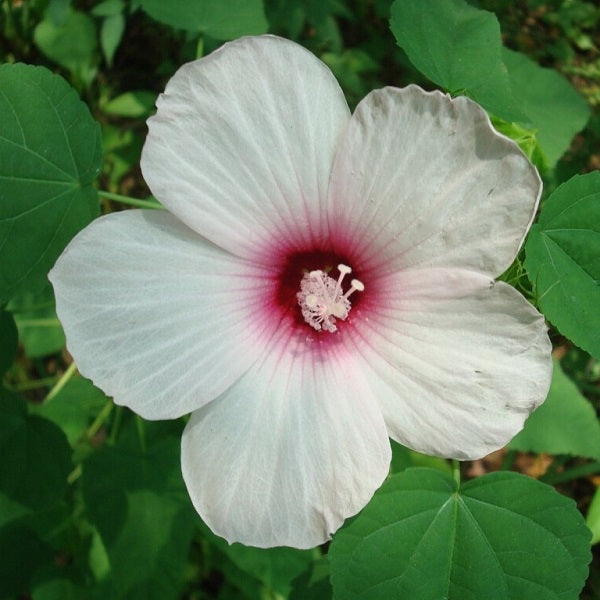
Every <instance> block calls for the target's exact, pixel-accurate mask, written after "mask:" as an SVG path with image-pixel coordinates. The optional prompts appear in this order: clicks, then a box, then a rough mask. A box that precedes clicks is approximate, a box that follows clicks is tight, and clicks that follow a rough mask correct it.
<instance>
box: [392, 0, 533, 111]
mask: <svg viewBox="0 0 600 600" xmlns="http://www.w3.org/2000/svg"><path fill="white" fill-rule="evenodd" d="M391 14H392V18H391V21H390V27H391V29H392V32H393V34H394V36H395V37H396V41H397V42H398V45H399V46H400V47H401V48H402V49H403V50H404V51H405V52H406V54H407V55H408V58H409V59H410V61H411V62H412V63H413V65H414V66H415V67H416V68H417V69H418V70H419V71H421V73H423V74H424V75H425V76H426V77H428V78H429V79H430V80H431V81H433V82H434V83H437V84H438V85H439V86H441V87H443V88H444V89H446V90H447V91H449V92H451V93H453V94H454V93H466V94H467V95H468V96H470V97H471V98H473V99H474V100H476V101H477V102H479V103H480V104H481V105H482V106H483V107H484V108H486V109H487V110H489V111H490V112H492V113H493V114H495V115H496V116H498V117H501V118H502V119H505V120H507V121H517V120H522V119H523V113H522V112H521V110H520V108H519V106H518V104H517V103H516V102H515V99H514V98H513V95H512V90H511V86H510V82H509V79H508V74H507V71H506V67H505V66H504V63H503V62H502V54H501V50H502V40H501V38H500V25H499V24H498V20H497V19H496V16H495V15H494V14H493V13H491V12H487V11H484V10H479V9H477V8H474V7H473V6H471V5H469V4H467V3H466V2H465V1H464V0H444V2H439V0H396V1H395V2H394V4H393V5H392V9H391Z"/></svg>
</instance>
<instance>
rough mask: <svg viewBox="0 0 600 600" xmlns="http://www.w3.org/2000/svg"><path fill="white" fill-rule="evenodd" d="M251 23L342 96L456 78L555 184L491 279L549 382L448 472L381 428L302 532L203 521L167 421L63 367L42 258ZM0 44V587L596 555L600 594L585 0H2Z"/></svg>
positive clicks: (100, 586) (479, 567) (511, 577)
mask: <svg viewBox="0 0 600 600" xmlns="http://www.w3.org/2000/svg"><path fill="white" fill-rule="evenodd" d="M267 31H268V32H271V33H275V34H278V35H282V36H284V37H288V38H290V39H293V40H296V41H298V42H299V43H301V44H303V45H304V46H306V47H308V48H309V49H310V50H312V51H313V52H314V53H315V54H317V55H318V56H319V57H320V58H321V59H322V60H323V61H325V62H326V63H327V64H328V65H329V67H330V68H331V69H332V70H333V72H334V73H335V75H336V76H337V77H338V79H339V81H340V83H341V85H342V87H343V89H344V91H345V93H346V96H347V98H348V102H349V104H350V105H351V107H353V106H354V105H355V104H356V103H357V102H358V101H359V100H360V99H361V98H362V97H363V96H364V95H365V94H366V93H368V92H369V91H370V90H371V89H373V88H376V87H381V86H383V85H396V86H401V85H405V84H407V83H410V82H415V83H418V84H420V85H422V86H423V87H425V88H427V89H432V88H434V87H439V88H441V89H444V90H445V91H448V92H449V93H451V94H453V95H459V94H466V95H468V96H470V97H472V98H473V99H475V100H476V101H478V102H479V103H480V104H481V105H482V106H483V107H484V108H485V109H486V110H487V111H488V112H489V113H490V116H491V118H492V120H493V123H494V125H495V126H496V127H497V128H498V130H500V131H501V132H503V133H505V134H506V135H508V136H510V137H512V138H513V139H514V140H515V141H517V142H518V143H519V144H520V146H521V148H522V149H523V151H524V152H525V153H526V154H527V155H528V156H529V157H530V158H531V160H532V161H533V162H534V163H535V164H536V166H537V167H538V169H539V171H540V173H541V174H542V176H543V179H544V184H545V192H544V197H543V202H542V206H541V210H540V214H539V217H538V219H537V222H536V224H535V225H534V227H533V228H532V230H531V233H530V235H529V237H528V239H527V243H526V245H525V248H524V249H523V251H522V252H521V254H520V256H519V257H518V258H517V260H516V261H515V263H514V264H513V266H512V267H511V268H510V269H509V270H508V271H507V273H505V274H504V276H503V278H504V279H505V280H506V281H508V282H509V283H511V284H512V285H514V286H515V287H517V289H519V290H520V291H521V292H522V293H524V294H525V295H526V296H528V297H529V298H530V300H531V301H532V302H533V303H534V304H535V305H536V306H537V307H538V308H539V309H540V310H541V311H542V312H543V313H544V315H545V316H546V318H547V320H548V321H549V323H550V324H551V336H552V340H553V343H554V346H555V371H554V378H553V382H552V388H551V390H550V395H549V398H548V401H547V402H546V403H545V404H544V405H542V407H541V408H539V409H538V410H537V411H536V412H535V413H534V414H533V415H532V416H531V418H530V419H529V420H528V422H527V425H526V427H525V430H524V431H523V432H522V433H520V434H519V435H517V436H516V437H515V439H514V440H513V441H512V442H511V443H510V444H509V446H508V447H507V448H506V449H504V450H502V451H500V452H498V453H495V454H494V455H491V456H489V457H487V458H486V459H484V460H482V461H475V462H472V463H465V464H463V465H462V483H461V482H460V481H459V477H458V474H457V473H456V472H454V473H453V472H452V469H451V467H450V465H449V464H448V463H447V462H446V461H443V460H440V459H434V458H431V457H426V456H422V455H419V454H416V453H414V452H411V451H409V450H407V449H406V448H402V447H400V446H398V445H395V444H394V458H393V463H392V473H393V474H392V475H391V477H390V478H389V480H388V481H387V482H386V484H385V485H384V486H383V487H382V489H381V490H380V491H379V492H378V493H377V494H376V496H375V498H374V499H373V501H372V502H371V503H370V504H369V505H368V506H367V507H366V508H365V510H364V511H363V512H362V513H361V514H360V515H358V516H357V517H355V518H354V519H351V520H350V521H349V522H348V523H347V525H346V526H345V527H344V528H343V529H342V530H340V532H339V533H338V534H336V536H335V537H334V540H333V542H332V543H331V545H330V546H329V547H327V546H325V547H322V548H316V549H314V550H312V551H298V550H293V549H289V548H275V549H270V550H257V549H253V548H246V547H243V546H241V545H239V544H234V545H232V546H229V545H228V544H227V543H226V542H224V541H223V540H221V539H219V538H216V537H215V536H213V535H212V534H211V533H210V531H208V529H207V528H206V527H205V526H204V525H203V524H202V522H201V521H200V519H199V517H198V516H197V515H196V513H195V511H194V510H193V508H192V507H191V504H190V501H189V499H188V497H187V494H186V491H185V487H184V485H183V481H182V479H181V475H180V466H179V443H180V436H181V431H182V428H183V424H184V423H183V421H182V420H180V421H174V422H144V421H143V420H141V419H140V418H139V417H136V416H135V415H134V414H133V413H131V412H129V411H128V410H127V409H123V408H121V407H115V406H114V405H113V403H112V401H111V400H110V399H109V398H107V397H105V396H104V394H103V393H102V392H101V391H100V390H98V389H97V388H95V387H94V386H93V385H92V384H91V383H90V382H89V381H87V380H85V379H84V378H82V377H80V376H79V375H78V374H77V372H76V366H75V365H74V364H73V363H72V360H71V358H70V356H69V354H68V352H67V351H66V349H65V339H64V335H63V333H62V329H61V326H60V323H59V322H58V320H57V319H56V314H55V312H54V300H53V295H52V290H51V288H50V286H49V284H48V283H47V280H46V274H47V272H48V270H49V268H50V267H51V266H52V264H53V263H54V261H55V259H56V258H57V256H58V255H59V254H60V252H61V251H62V249H63V248H64V246H65V245H66V244H67V243H68V241H69V240H70V239H71V238H72V237H73V235H74V234H75V233H76V232H77V231H79V230H80V229H81V228H82V227H84V226H85V225H86V224H87V223H88V222H89V221H91V220H92V219H93V218H95V217H96V216H97V215H98V214H100V213H101V212H102V213H105V212H110V211H115V210H122V209H123V208H125V207H126V205H132V204H133V205H138V206H142V207H144V206H145V207H149V208H151V207H153V206H156V201H155V200H154V199H153V198H151V197H149V192H148V190H147V188H146V186H145V184H144V182H143V179H142V178H141V176H140V172H139V167H138V165H139V156H140V150H141V146H142V143H143V140H144V136H145V131H146V130H145V124H144V121H145V119H146V118H147V117H148V116H149V115H150V114H151V113H152V111H153V106H154V101H155V99H156V96H157V94H158V93H159V92H160V91H162V90H163V89H164V86H165V83H166V81H167V80H168V78H169V77H170V76H171V75H172V74H173V73H174V71H175V70H176V69H177V67H178V66H180V65H181V64H183V63H184V62H186V61H189V60H193V59H195V58H197V57H199V56H202V55H205V54H207V53H208V52H210V51H212V50H213V49H215V48H216V47H218V46H219V45H220V44H221V43H222V42H223V41H224V40H229V39H234V38H236V37H239V36H242V35H248V34H258V33H263V32H267ZM0 61H1V62H2V64H1V65H0V376H2V377H3V379H2V384H3V385H2V387H1V388H0V452H1V455H2V461H0V556H1V557H2V560H0V599H4V598H34V599H36V600H38V599H39V600H50V599H55V598H56V599H59V598H60V599H63V598H73V599H79V598H82V599H83V598H85V599H88V598H91V599H94V598H134V599H135V598H145V599H146V598H149V599H153V598H156V599H157V600H158V599H161V600H164V599H166V600H168V599H169V598H190V599H192V598H193V599H205V598H221V599H228V598H249V599H254V598H291V599H295V600H298V599H308V600H310V599H316V600H320V599H326V598H331V597H332V595H333V596H334V597H336V598H341V599H345V598H369V599H371V598H386V599H387V598H393V597H398V598H411V599H413V598H414V599H417V600H421V599H423V600H426V599H432V600H434V599H438V598H442V597H444V598H450V599H453V600H465V599H468V598H473V599H477V600H481V599H482V598H484V599H487V598H489V599H491V600H492V599H493V600H503V599H513V600H529V599H532V600H539V599H545V598H561V599H565V600H567V599H575V598H578V597H579V594H580V591H581V589H582V586H583V585H584V582H585V581H586V578H587V583H586V584H585V588H584V589H583V591H582V592H581V594H582V595H581V597H582V598H596V597H600V569H599V568H598V566H599V565H600V554H598V553H597V550H596V549H597V546H592V549H593V551H594V557H593V561H592V563H591V569H590V570H589V573H588V563H589V561H590V537H591V536H592V534H593V538H592V543H593V544H595V543H596V542H598V541H600V493H599V492H598V491H597V488H598V486H599V485H600V424H599V422H598V416H597V415H598V408H599V407H600V362H599V361H600V310H599V307H600V175H599V174H598V172H597V171H596V170H597V169H598V168H600V7H599V6H598V5H597V3H596V2H594V1H593V0H589V1H588V0H518V1H517V2H513V1H512V0H511V1H509V0H479V1H477V0H472V1H470V2H466V1H465V0H396V1H395V2H392V1H391V0H348V1H343V0H264V2H263V1H261V0H232V1H231V2H222V1H220V0H194V1H191V0H190V1H187V0H171V1H170V2H163V1H162V0H102V1H95V0H0ZM22 63H26V64H22ZM32 65H36V66H32ZM132 198H136V199H138V201H137V202H136V201H135V200H132ZM582 515H583V516H584V517H585V518H586V520H587V525H588V527H589V528H590V529H591V530H592V534H590V533H589V530H588V529H587V528H586V526H585V525H584V520H583V517H582ZM588 574H589V577H588Z"/></svg>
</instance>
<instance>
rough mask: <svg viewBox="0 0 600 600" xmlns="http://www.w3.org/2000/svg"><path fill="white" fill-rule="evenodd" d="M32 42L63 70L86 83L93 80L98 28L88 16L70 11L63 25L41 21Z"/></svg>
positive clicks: (50, 21)
mask: <svg viewBox="0 0 600 600" xmlns="http://www.w3.org/2000/svg"><path fill="white" fill-rule="evenodd" d="M33 39H34V40H35V43H36V45H37V47H38V48H39V49H40V50H41V51H42V52H43V53H44V54H45V55H46V56H47V57H48V58H50V59H51V60H53V61H54V62H55V63H57V64H59V65H60V66H61V67H64V68H65V69H67V70H68V71H71V73H74V74H76V75H77V77H79V78H80V79H81V80H83V81H85V82H86V83H89V82H90V81H91V80H92V79H93V76H94V73H95V68H94V61H95V54H96V49H97V42H96V28H95V26H94V21H93V20H92V19H91V18H90V17H89V16H88V15H86V14H84V13H80V12H75V11H70V12H69V13H68V15H67V17H66V19H65V20H64V21H62V22H61V23H60V24H57V23H56V22H54V21H52V20H46V21H42V22H41V23H38V25H37V27H36V28H35V30H34V32H33Z"/></svg>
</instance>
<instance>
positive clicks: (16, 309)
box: [9, 301, 55, 315]
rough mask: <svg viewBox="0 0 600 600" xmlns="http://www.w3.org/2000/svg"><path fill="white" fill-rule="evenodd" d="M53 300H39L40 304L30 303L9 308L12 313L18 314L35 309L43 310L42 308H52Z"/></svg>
mask: <svg viewBox="0 0 600 600" xmlns="http://www.w3.org/2000/svg"><path fill="white" fill-rule="evenodd" d="M54 304H55V303H54V301H52V302H40V304H32V305H31V306H15V307H14V308H11V309H10V310H9V312H10V313H12V314H13V315H19V314H22V313H32V312H35V311H36V310H43V309H44V308H53V307H54Z"/></svg>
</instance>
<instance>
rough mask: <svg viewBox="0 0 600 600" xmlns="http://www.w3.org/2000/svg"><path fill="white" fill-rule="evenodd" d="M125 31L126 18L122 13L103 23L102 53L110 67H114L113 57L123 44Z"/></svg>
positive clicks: (101, 31) (101, 33)
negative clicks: (122, 39)
mask: <svg viewBox="0 0 600 600" xmlns="http://www.w3.org/2000/svg"><path fill="white" fill-rule="evenodd" d="M124 31H125V17H124V16H123V15H122V14H120V13H119V14H117V15H111V16H110V17H106V19H104V21H103V22H102V28H101V29H100V45H101V46H102V53H103V54H104V58H105V59H106V64H107V65H108V66H110V65H112V61H113V57H114V55H115V52H116V51H117V48H118V47H119V44H120V43H121V38H122V37H123V32H124Z"/></svg>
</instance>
